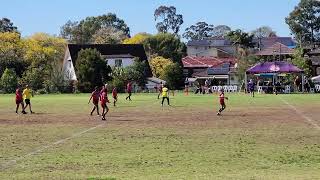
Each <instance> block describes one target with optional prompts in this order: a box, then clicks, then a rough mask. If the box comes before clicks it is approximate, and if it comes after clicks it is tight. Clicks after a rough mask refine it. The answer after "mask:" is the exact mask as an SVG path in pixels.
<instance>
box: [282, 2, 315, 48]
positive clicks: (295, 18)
mask: <svg viewBox="0 0 320 180" xmlns="http://www.w3.org/2000/svg"><path fill="white" fill-rule="evenodd" d="M286 23H287V24H288V25H289V27H290V30H291V32H292V33H293V34H294V36H295V37H296V39H297V40H298V41H300V44H302V42H303V41H309V42H311V43H313V42H314V41H315V39H316V36H317V35H318V34H319V30H320V1H317V0H301V1H300V3H299V4H298V6H296V7H295V8H294V10H293V11H292V12H291V13H290V14H289V16H288V17H286Z"/></svg>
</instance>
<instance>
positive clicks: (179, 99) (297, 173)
mask: <svg viewBox="0 0 320 180" xmlns="http://www.w3.org/2000/svg"><path fill="white" fill-rule="evenodd" d="M227 96H229V101H227V110H226V111H225V112H224V115H223V116H221V117H217V116H216V110H217V109H218V107H219V104H218V97H217V95H190V96H187V97H186V96H183V95H182V94H176V96H174V97H171V99H170V100H171V104H172V107H167V106H165V107H161V106H160V101H159V100H157V99H156V95H155V94H134V95H133V101H132V102H128V101H125V100H124V98H125V95H120V97H119V103H118V106H117V107H116V108H114V107H110V108H111V109H110V114H109V117H108V120H107V122H102V121H101V120H100V118H98V117H96V116H94V117H90V116H88V114H89V112H90V108H91V105H88V104H87V101H88V95H87V94H77V95H41V96H35V97H34V98H33V99H32V103H33V109H34V111H35V112H37V114H34V115H30V114H27V115H20V114H19V115H16V114H15V113H13V112H14V106H15V105H14V96H13V95H0V142H1V143H0V167H2V169H0V178H1V179H99V180H102V179H105V180H111V179H318V178H319V177H320V131H319V130H318V129H317V128H315V127H314V126H313V125H311V124H310V123H309V122H308V121H307V120H305V119H303V118H302V117H301V116H300V115H299V114H297V113H296V112H295V111H294V110H293V109H292V108H291V107H289V106H287V105H286V104H285V103H284V102H283V100H285V101H287V102H289V103H290V104H292V105H293V106H295V107H296V108H297V109H298V110H299V111H301V112H303V113H304V114H305V115H306V116H307V117H309V118H311V119H312V120H313V121H314V122H316V123H318V124H319V125H320V119H319V117H320V112H318V111H319V108H320V95H319V94H312V95H301V94H294V95H279V96H275V95H257V96H256V97H255V98H251V97H249V96H247V95H244V94H228V95H227ZM100 124H103V126H100V127H98V128H96V129H94V130H92V131H89V132H86V133H84V134H82V135H80V136H76V137H73V138H71V139H67V140H66V141H64V142H62V143H59V144H56V145H53V144H52V143H54V142H57V141H58V140H61V139H65V138H68V137H72V136H73V135H74V134H76V133H79V132H81V131H84V130H86V129H89V128H91V127H95V126H97V125H100ZM45 146H49V147H48V148H45V149H42V150H41V151H39V152H38V153H34V154H29V153H31V152H34V151H36V150H38V149H41V148H43V147H45ZM28 154H29V155H28ZM10 160H17V161H16V162H13V163H10V164H7V162H9V161H10Z"/></svg>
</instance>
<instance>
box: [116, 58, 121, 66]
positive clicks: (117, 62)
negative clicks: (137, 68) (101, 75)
mask: <svg viewBox="0 0 320 180" xmlns="http://www.w3.org/2000/svg"><path fill="white" fill-rule="evenodd" d="M114 64H115V67H122V59H116V60H115V61H114Z"/></svg>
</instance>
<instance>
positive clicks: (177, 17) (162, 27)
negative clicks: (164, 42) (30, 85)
mask: <svg viewBox="0 0 320 180" xmlns="http://www.w3.org/2000/svg"><path fill="white" fill-rule="evenodd" d="M154 19H155V21H156V22H157V20H158V23H157V24H156V28H157V30H158V32H161V33H167V32H169V31H170V30H171V31H172V33H173V34H175V35H177V34H178V32H179V30H180V26H181V25H182V24H183V16H182V15H181V14H177V9H176V8H175V7H174V6H170V7H167V6H160V7H158V8H157V9H156V10H155V11H154Z"/></svg>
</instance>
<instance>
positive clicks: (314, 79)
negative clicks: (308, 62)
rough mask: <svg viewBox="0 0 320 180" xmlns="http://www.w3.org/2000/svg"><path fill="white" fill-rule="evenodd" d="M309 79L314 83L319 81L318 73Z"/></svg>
mask: <svg viewBox="0 0 320 180" xmlns="http://www.w3.org/2000/svg"><path fill="white" fill-rule="evenodd" d="M311 80H312V81H313V82H314V83H320V75H319V76H315V77H313V78H311Z"/></svg>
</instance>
